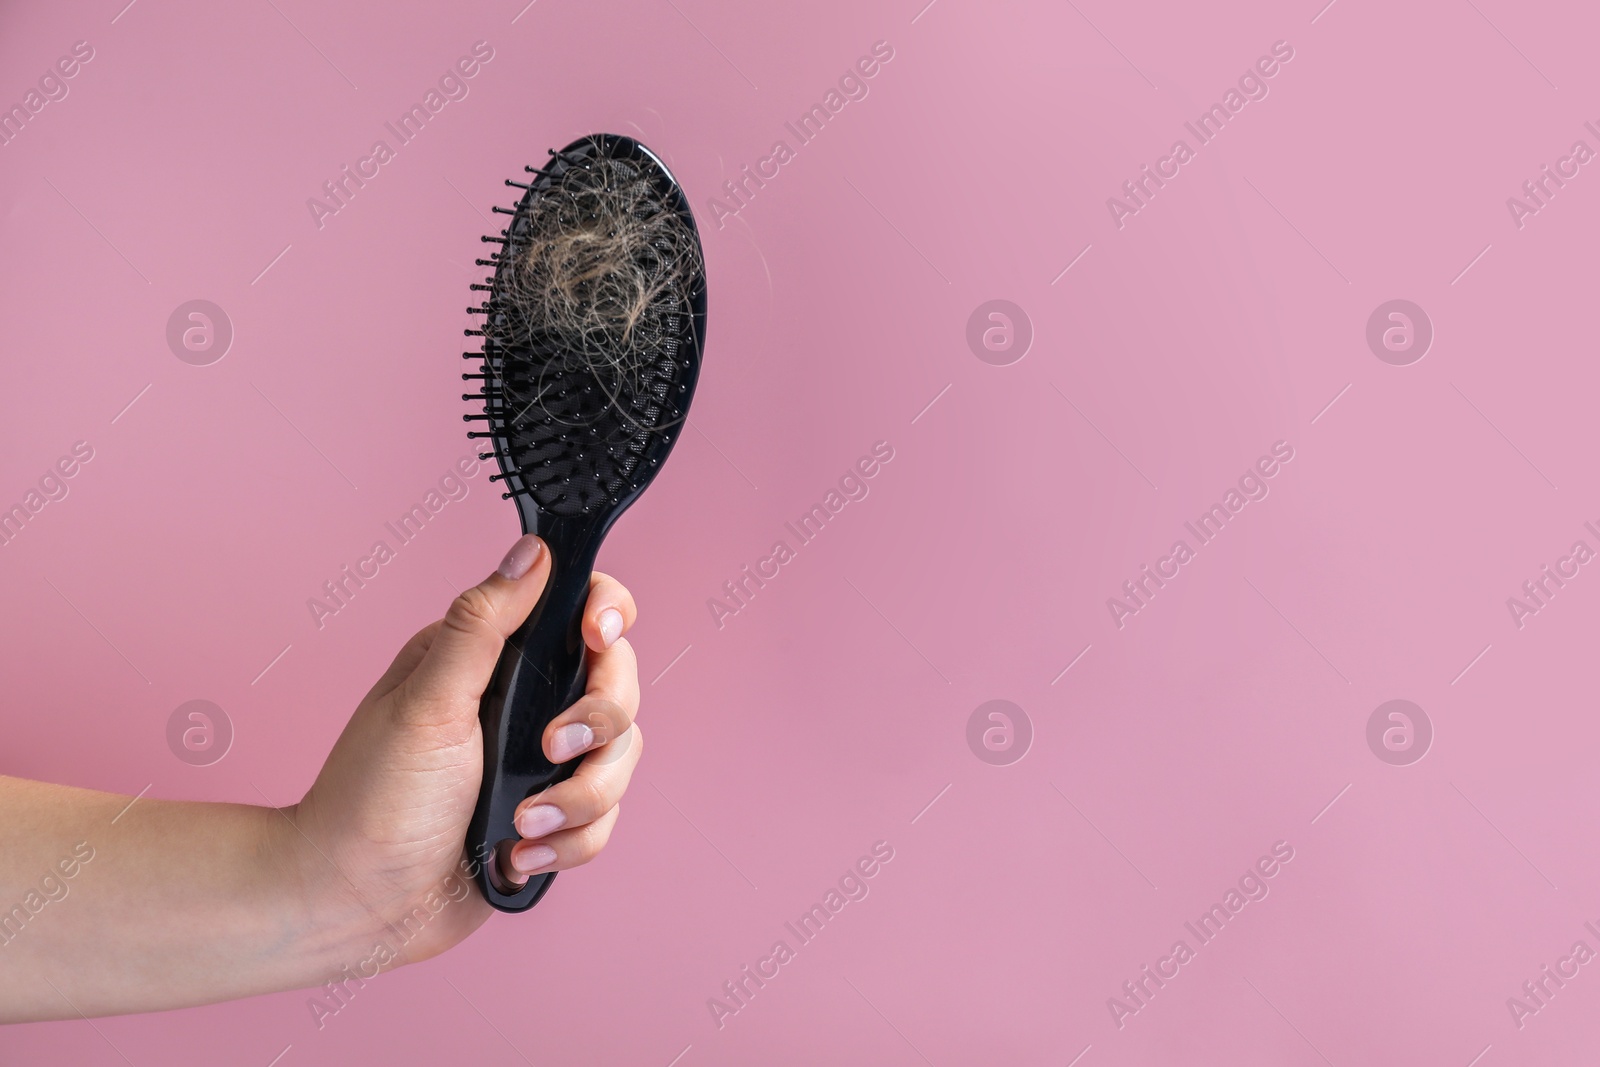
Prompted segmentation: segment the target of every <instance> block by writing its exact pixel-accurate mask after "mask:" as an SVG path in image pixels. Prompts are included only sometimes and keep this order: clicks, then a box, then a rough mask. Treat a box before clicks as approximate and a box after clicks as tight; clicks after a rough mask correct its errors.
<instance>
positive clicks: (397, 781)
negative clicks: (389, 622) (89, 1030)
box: [0, 537, 643, 1022]
mask: <svg viewBox="0 0 1600 1067" xmlns="http://www.w3.org/2000/svg"><path fill="white" fill-rule="evenodd" d="M549 560H550V554H549V552H548V551H546V550H544V547H543V545H542V543H540V542H539V541H538V539H537V538H532V537H525V538H522V539H520V540H519V541H518V542H517V543H516V544H515V545H514V546H513V547H512V550H511V552H510V553H508V554H507V556H506V558H505V561H504V562H503V563H502V564H501V566H500V569H499V570H497V571H496V572H495V573H494V574H492V575H490V576H489V577H488V578H486V579H485V580H484V581H483V582H482V583H480V584H479V585H477V586H474V587H473V588H472V589H469V590H467V591H466V592H465V593H463V594H462V595H461V596H460V597H458V598H457V599H456V600H455V602H454V603H452V604H451V605H450V609H449V611H448V612H447V613H446V615H445V617H444V618H443V619H441V620H439V621H438V622H435V623H433V624H431V625H429V626H427V627H425V628H424V629H423V630H422V631H421V632H420V633H418V634H417V635H416V636H415V637H413V638H412V639H411V640H410V641H409V642H407V643H406V645H405V647H404V648H402V649H401V650H400V654H399V655H398V656H396V657H395V660H394V663H393V664H392V665H391V666H390V667H389V669H388V670H387V671H386V672H385V673H384V675H383V677H381V678H380V679H378V682H377V684H376V685H374V686H373V687H372V690H371V692H369V693H368V694H367V696H366V698H365V699H364V700H362V701H361V704H360V706H359V707H357V708H356V710H355V713H354V715H352V716H351V718H350V721H349V724H348V725H347V726H346V727H345V729H344V732H343V734H342V735H341V736H340V737H339V740H338V741H337V743H335V745H334V747H333V751H332V752H331V753H329V755H328V758H327V760H326V762H325V763H324V764H323V766H322V770H321V773H319V774H318V776H317V780H316V782H315V783H314V784H313V785H312V787H311V789H310V791H309V792H307V793H306V795H305V797H304V798H302V799H301V801H300V802H299V803H298V804H294V805H291V806H289V807H285V808H274V807H270V806H268V805H267V804H266V802H265V800H263V803H262V804H261V805H259V806H257V805H251V804H220V803H197V802H183V801H166V800H158V799H153V798H151V797H149V796H145V797H143V798H141V799H139V800H137V801H134V802H133V803H132V806H131V807H130V806H129V803H130V801H133V798H132V797H127V796H118V795H114V794H110V793H98V792H94V791H92V790H86V789H74V788H70V787H67V786H60V785H51V784H47V783H43V782H33V781H26V780H23V779H18V778H5V777H0V813H3V814H4V818H0V1022H21V1021H30V1020H42V1019H69V1018H79V1017H82V1016H98V1015H116V1014H123V1013H128V1012H145V1011H160V1010H164V1009H169V1008H180V1007H188V1006H191V1005H196V1004H207V1003H212V1002H215V1001H220V1000H231V999H234V998H237V997H247V996H253V995H256V994H261V993H269V992H275V991H279V990H285V989H298V988H304V987H308V986H317V985H321V984H323V983H324V982H327V981H330V980H338V979H339V977H340V976H341V974H343V975H344V976H346V977H348V975H350V974H352V973H357V974H360V973H365V974H366V975H368V976H369V977H370V976H371V975H372V973H373V971H374V969H376V968H377V967H378V964H377V963H375V962H373V958H374V950H375V946H377V945H378V944H380V943H383V944H386V945H388V946H394V947H395V948H397V949H398V951H397V952H395V954H394V958H393V959H392V960H388V961H384V962H382V963H381V971H387V970H389V969H391V968H392V967H395V966H400V965H402V964H405V963H415V962H417V961H419V960H425V959H428V958H429V957H431V956H435V955H437V954H439V953H440V952H443V951H445V950H446V949H448V948H450V947H452V946H453V945H455V944H457V943H459V942H460V941H461V940H462V939H464V938H465V937H466V936H467V935H468V934H470V933H472V931H474V930H476V929H477V928H478V927H479V926H480V925H482V924H483V923H484V921H485V920H487V919H488V918H489V916H490V915H491V914H493V909H491V908H490V907H489V905H488V903H487V902H486V901H484V899H483V897H482V896H481V895H480V894H479V893H478V890H477V888H476V887H475V886H474V885H472V884H471V879H470V877H469V875H468V874H467V873H464V872H465V871H467V870H469V868H466V867H464V866H463V864H464V863H465V862H467V861H466V858H465V855H464V851H463V841H464V840H465V836H466V831H467V823H468V820H469V819H470V818H471V816H472V809H473V806H474V803H475V801H476V799H477V795H478V785H479V782H480V780H481V777H482V764H483V741H482V733H481V730H480V728H479V725H478V700H479V697H480V696H481V695H482V694H483V691H484V689H485V688H486V687H487V685H488V683H489V680H490V677H491V676H492V674H493V672H494V667H495V663H496V661H497V660H498V658H499V655H500V650H501V646H502V644H503V642H504V640H505V638H506V636H508V635H509V634H510V633H511V632H512V631H513V630H515V629H516V627H517V626H518V625H519V624H520V623H521V622H522V621H523V619H525V618H526V617H527V615H528V613H529V612H530V611H531V610H532V608H533V605H534V604H535V602H536V601H537V600H538V598H539V593H540V591H541V590H542V589H543V588H544V585H545V581H546V579H547V578H548V577H549V570H550V567H549ZM635 617H636V609H635V606H634V602H633V597H632V596H631V595H630V594H629V593H628V591H627V589H625V588H624V587H623V586H622V585H621V584H620V583H618V582H617V581H616V580H615V579H612V578H610V577H608V576H606V575H603V574H598V573H597V574H596V575H595V576H594V579H593V581H592V582H591V584H590V589H589V600H588V604H587V606H586V607H585V610H584V619H583V636H584V642H585V644H586V645H587V646H588V649H589V653H588V655H589V683H588V691H587V694H586V695H585V696H584V697H583V699H581V700H580V701H579V702H578V703H577V704H574V705H573V706H572V707H571V708H570V709H568V710H567V711H566V712H564V713H563V714H562V715H561V716H560V717H559V718H557V719H556V720H555V721H554V722H553V723H551V725H550V728H549V729H548V730H546V731H545V735H544V748H545V754H546V755H547V756H549V757H550V758H551V759H552V760H553V761H555V762H558V763H564V762H566V761H568V760H572V759H579V760H581V763H580V764H579V766H578V769H577V772H576V773H575V774H574V775H573V776H572V777H571V778H570V779H568V780H567V781H565V782H561V783H559V784H557V785H554V786H552V787H550V788H549V789H548V790H546V791H545V792H543V793H541V794H538V795H536V796H533V797H530V798H528V799H527V800H525V801H524V802H523V803H522V804H521V806H519V808H518V812H517V827H518V830H519V831H520V832H521V833H522V835H523V839H522V840H520V841H518V843H517V844H516V845H515V847H514V848H513V849H511V850H510V853H509V855H507V856H504V857H501V858H500V860H499V863H498V872H499V874H500V876H501V878H502V880H503V881H509V882H521V881H523V880H525V879H526V877H527V876H528V875H529V874H532V873H537V872H543V871H563V870H567V869H569V868H572V867H576V866H579V865H581V864H584V863H587V862H588V861H589V860H591V859H593V858H594V857H595V856H596V855H597V854H598V853H599V852H600V850H601V849H602V848H604V847H605V844H606V841H607V840H608V839H609V837H610V836H611V831H612V828H613V827H614V826H615V825H616V822H617V814H618V812H619V810H620V800H621V797H622V794H623V792H624V791H625V790H626V789H627V786H628V780H629V778H630V777H631V776H632V773H633V769H634V767H635V765H637V763H638V762H639V756H640V753H641V752H642V750H643V738H642V736H641V734H640V732H639V727H638V726H637V725H636V724H635V723H634V721H633V719H634V715H635V713H636V712H637V711H638V707H639V676H638V666H637V663H636V661H635V659H634V654H633V650H632V649H631V648H630V647H629V645H628V642H627V641H626V640H625V639H623V638H622V636H621V635H622V634H623V633H624V632H626V631H627V630H628V629H629V628H630V627H631V626H632V625H633V622H634V619H635ZM86 855H87V856H89V857H90V858H88V859H87V860H85V859H84V857H85V856H86ZM69 871H70V872H71V873H70V874H69V873H68V872H69ZM559 888H560V887H558V890H559ZM30 894H31V901H32V907H31V908H30V907H29V906H28V904H27V903H26V902H27V901H29V900H30ZM41 902H42V903H41ZM18 906H20V907H21V908H22V917H21V919H20V921H19V918H18V916H17V915H16V914H15V913H14V912H13V911H12V910H11V909H13V908H14V907H18ZM8 917H9V922H8ZM502 921H507V922H516V921H525V920H520V919H516V918H507V919H505V920H502ZM401 931H404V932H403V933H401ZM381 971H380V973H381ZM375 980H377V981H382V978H381V977H379V978H377V979H375Z"/></svg>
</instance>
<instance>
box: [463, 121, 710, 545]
mask: <svg viewBox="0 0 1600 1067" xmlns="http://www.w3.org/2000/svg"><path fill="white" fill-rule="evenodd" d="M624 142H625V139H611V138H606V139H595V140H593V141H585V142H580V145H579V146H573V147H569V148H568V149H566V150H563V152H561V153H559V154H558V156H557V159H556V160H555V161H554V162H553V163H552V164H551V166H550V167H549V168H547V169H546V173H545V176H544V177H543V178H542V179H541V180H540V181H539V182H537V183H535V185H534V187H533V190H532V191H531V192H530V193H529V194H528V195H527V196H526V197H525V198H524V199H523V202H522V204H521V205H519V207H518V209H517V211H516V214H515V218H514V219H513V220H512V224H511V226H510V227H509V228H508V229H507V230H506V232H505V250H504V252H503V253H502V254H501V256H500V257H499V259H498V261H497V270H496V272H495V277H494V281H493V285H492V287H491V291H492V296H491V298H490V301H489V303H488V305H487V306H486V310H487V312H488V318H487V320H486V321H485V326H484V331H483V335H484V338H485V342H486V344H485V353H486V363H485V369H486V381H485V396H486V401H485V404H486V411H487V414H488V419H489V422H490V424H491V426H492V427H494V428H495V431H496V432H495V434H494V436H496V437H497V438H498V439H499V440H501V441H503V442H504V444H503V445H502V446H501V453H502V455H501V458H502V464H503V465H509V467H510V468H511V469H513V470H514V471H515V476H514V477H508V479H507V483H508V485H509V486H510V487H511V488H512V489H513V491H514V492H515V491H519V490H520V491H526V492H528V493H530V494H531V495H532V496H533V498H534V499H535V500H536V501H537V502H538V504H539V505H540V507H541V508H542V509H544V510H546V511H549V512H552V513H554V514H561V515H576V514H584V513H588V512H591V511H594V510H596V509H598V508H602V507H604V505H605V504H606V503H607V502H610V503H612V504H615V503H616V502H617V501H618V499H619V498H620V497H622V496H624V495H626V494H628V493H629V492H631V491H632V490H635V489H637V488H639V486H640V485H641V484H642V482H643V481H645V480H648V477H649V474H650V468H652V467H653V466H655V465H656V464H657V463H658V462H659V457H660V456H661V455H665V448H664V447H662V446H663V443H665V444H668V445H669V444H670V441H671V439H672V434H671V433H670V432H667V431H668V430H669V429H670V428H671V427H675V426H677V424H678V423H680V422H682V420H683V419H684V417H685V416H686V415H687V410H688V395H689V390H690V388H691V387H692V384H693V381H694V376H695V370H696V369H697V366H698V364H697V363H691V361H690V360H687V359H684V358H682V357H683V355H684V352H683V349H684V348H685V347H686V346H691V347H692V346H693V345H694V344H695V338H694V330H693V328H692V320H693V318H694V302H695V300H696V298H697V296H698V298H699V299H700V300H701V301H702V304H701V306H702V307H703V287H704V267H703V261H702V254H701V249H700V241H699V237H698V235H697V234H696V232H695V229H694V224H693V222H692V220H691V219H690V218H689V216H688V212H687V207H686V205H684V204H683V203H682V195H681V193H680V192H679V191H678V190H677V187H676V185H675V184H674V183H673V182H672V180H671V178H670V176H669V175H667V174H666V173H665V171H664V170H663V169H662V168H661V167H660V165H659V164H658V163H656V162H655V161H654V157H652V156H650V155H649V154H648V153H647V152H644V151H643V150H642V149H639V148H638V146H637V145H636V144H634V143H633V142H625V143H626V144H629V145H632V146H633V148H634V149H636V151H626V152H622V151H618V150H617V145H619V144H622V143H624ZM695 355H696V356H698V353H697V352H696V353H695ZM507 473H508V474H510V473H511V471H510V470H508V472H507Z"/></svg>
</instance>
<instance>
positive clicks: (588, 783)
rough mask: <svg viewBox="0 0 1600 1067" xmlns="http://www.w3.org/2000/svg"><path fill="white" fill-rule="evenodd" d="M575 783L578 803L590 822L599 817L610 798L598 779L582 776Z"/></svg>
mask: <svg viewBox="0 0 1600 1067" xmlns="http://www.w3.org/2000/svg"><path fill="white" fill-rule="evenodd" d="M577 785H578V803H579V804H580V805H581V806H582V808H583V811H584V813H585V814H586V815H587V816H588V817H589V820H590V821H591V822H592V821H593V820H594V819H597V818H599V817H600V816H601V815H602V814H604V812H605V810H606V809H607V808H608V807H610V806H611V805H610V798H609V797H608V796H607V795H606V788H605V786H604V784H602V783H601V782H600V780H599V779H597V778H583V779H581V780H578V781H577Z"/></svg>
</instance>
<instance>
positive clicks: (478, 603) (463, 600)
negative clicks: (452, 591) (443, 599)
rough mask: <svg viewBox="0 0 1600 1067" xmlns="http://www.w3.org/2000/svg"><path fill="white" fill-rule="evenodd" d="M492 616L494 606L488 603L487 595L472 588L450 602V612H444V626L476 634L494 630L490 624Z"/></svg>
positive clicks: (490, 602)
mask: <svg viewBox="0 0 1600 1067" xmlns="http://www.w3.org/2000/svg"><path fill="white" fill-rule="evenodd" d="M494 614H495V611H494V604H493V602H492V601H490V599H489V594H488V593H485V592H484V591H483V590H482V589H480V588H478V587H477V586H473V587H472V588H471V589H468V590H466V591H465V592H463V593H462V594H461V595H460V596H458V597H456V598H455V600H453V601H451V602H450V610H449V611H447V612H445V616H444V624H445V625H446V626H449V627H451V628H452V629H455V630H461V631H464V632H466V633H478V632H481V631H483V630H485V629H493V628H494V627H493V622H492V620H493V618H494Z"/></svg>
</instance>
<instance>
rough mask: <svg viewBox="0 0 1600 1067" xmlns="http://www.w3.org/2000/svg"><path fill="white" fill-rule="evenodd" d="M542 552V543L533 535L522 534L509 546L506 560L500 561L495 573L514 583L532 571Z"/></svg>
mask: <svg viewBox="0 0 1600 1067" xmlns="http://www.w3.org/2000/svg"><path fill="white" fill-rule="evenodd" d="M543 551H544V542H542V541H540V540H539V539H538V538H537V537H535V536H534V535H533V534H524V535H523V536H521V537H519V538H517V543H516V544H514V545H512V546H511V551H510V552H507V553H506V558H505V559H503V560H501V561H500V567H499V568H498V571H497V573H498V574H499V575H500V577H502V578H506V579H509V580H511V581H513V582H514V581H516V580H517V579H518V578H521V577H522V576H523V575H524V574H527V573H528V572H529V571H530V570H532V569H533V565H534V564H535V563H537V562H539V554H540V553H541V552H543Z"/></svg>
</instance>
